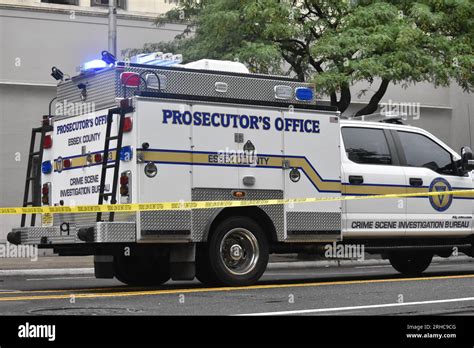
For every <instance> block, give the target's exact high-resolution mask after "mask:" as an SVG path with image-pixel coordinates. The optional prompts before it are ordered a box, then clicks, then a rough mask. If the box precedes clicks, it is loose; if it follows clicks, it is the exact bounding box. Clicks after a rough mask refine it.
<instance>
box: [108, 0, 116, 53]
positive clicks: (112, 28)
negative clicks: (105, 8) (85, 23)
mask: <svg viewBox="0 0 474 348" xmlns="http://www.w3.org/2000/svg"><path fill="white" fill-rule="evenodd" d="M109 52H110V53H112V54H113V55H114V56H115V57H117V0H109Z"/></svg>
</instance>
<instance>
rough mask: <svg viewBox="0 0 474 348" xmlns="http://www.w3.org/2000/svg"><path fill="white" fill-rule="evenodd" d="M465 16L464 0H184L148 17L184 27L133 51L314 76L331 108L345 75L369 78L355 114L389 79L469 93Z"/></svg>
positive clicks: (339, 102) (473, 24) (468, 6)
mask: <svg viewBox="0 0 474 348" xmlns="http://www.w3.org/2000/svg"><path fill="white" fill-rule="evenodd" d="M473 17H474V2H472V1H470V0H418V1H408V0H393V1H376V0H360V1H354V0H352V1H349V0H333V1H324V0H291V1H290V0H280V1H275V0H205V1H204V0H203V1H201V2H196V1H193V0H186V1H184V2H182V3H181V5H180V6H179V7H177V8H176V9H174V10H172V11H170V12H168V13H167V14H166V16H165V17H164V18H160V19H159V20H157V24H158V25H162V24H163V23H164V22H166V21H169V20H174V21H179V22H182V23H186V29H185V30H184V32H183V33H182V34H180V35H178V36H177V37H176V38H175V40H174V41H172V42H170V43H163V42H160V43H156V44H147V45H145V47H144V48H143V49H141V50H140V51H147V52H149V51H155V50H157V49H159V50H165V51H166V50H169V51H174V52H179V53H182V54H183V56H184V59H185V61H191V60H196V59H201V58H210V59H230V60H239V61H241V62H243V63H245V64H246V65H247V66H248V67H249V69H250V70H251V71H253V72H260V73H277V74H278V73H284V74H294V75H296V77H297V78H299V79H300V80H304V81H311V82H314V83H315V84H316V86H318V88H317V90H318V93H322V94H327V95H329V96H330V100H331V105H333V106H337V107H338V109H339V110H340V111H341V112H344V111H345V110H346V109H347V107H348V106H349V105H350V103H351V97H352V96H351V90H350V87H351V86H352V85H353V84H354V83H356V82H359V81H368V82H369V83H370V84H373V83H378V85H377V87H376V91H375V92H374V93H373V94H372V95H371V98H370V101H369V103H368V104H367V105H365V106H364V107H362V108H361V109H360V110H359V111H358V112H357V113H356V115H364V114H370V113H373V112H375V111H376V110H377V108H378V104H379V102H380V100H381V99H382V97H383V96H384V94H385V92H386V91H387V88H388V86H389V85H390V83H393V84H402V85H403V86H404V87H407V86H408V85H410V84H413V83H417V82H422V81H426V82H431V83H433V84H434V85H435V86H447V85H449V84H450V83H451V82H452V81H456V82H457V83H458V84H459V85H460V86H461V87H462V88H463V89H464V91H468V92H471V91H472V88H473V82H474V77H473V69H474V57H473V54H472V53H473V52H472V51H473V47H474V21H473V19H472V18H473ZM133 53H136V52H133ZM284 63H286V64H284ZM285 66H287V67H289V68H288V69H286V71H285ZM360 93H367V90H363V91H360Z"/></svg>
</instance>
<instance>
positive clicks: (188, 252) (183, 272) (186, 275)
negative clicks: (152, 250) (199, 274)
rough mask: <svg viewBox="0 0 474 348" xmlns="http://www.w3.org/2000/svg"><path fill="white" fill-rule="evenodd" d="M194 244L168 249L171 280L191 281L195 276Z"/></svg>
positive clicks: (178, 245)
mask: <svg viewBox="0 0 474 348" xmlns="http://www.w3.org/2000/svg"><path fill="white" fill-rule="evenodd" d="M195 259H196V244H195V243H190V244H177V245H173V246H172V247H171V248H170V272H171V279H173V280H193V279H194V277H195V276H196V267H195V262H194V261H195Z"/></svg>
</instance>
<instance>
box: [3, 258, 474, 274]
mask: <svg viewBox="0 0 474 348" xmlns="http://www.w3.org/2000/svg"><path fill="white" fill-rule="evenodd" d="M368 257H372V256H368ZM433 262H434V263H441V262H443V263H444V262H449V263H455V262H469V263H470V262H472V263H473V264H474V258H472V257H469V256H464V255H462V256H451V257H449V258H441V257H434V258H433ZM374 265H387V266H389V265H390V263H389V261H388V260H382V259H380V258H376V257H373V258H370V259H369V258H368V259H366V260H363V261H358V260H317V261H315V260H313V261H301V260H300V259H298V257H297V255H296V254H288V255H271V256H270V262H269V264H268V267H267V269H268V270H285V269H311V268H320V267H353V266H374ZM73 274H74V275H77V274H94V257H93V256H47V257H39V258H38V260H37V261H30V260H29V259H0V276H21V275H73Z"/></svg>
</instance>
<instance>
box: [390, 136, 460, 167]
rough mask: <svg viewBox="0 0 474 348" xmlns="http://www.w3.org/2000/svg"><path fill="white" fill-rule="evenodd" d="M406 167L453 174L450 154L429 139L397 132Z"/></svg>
mask: <svg viewBox="0 0 474 348" xmlns="http://www.w3.org/2000/svg"><path fill="white" fill-rule="evenodd" d="M398 135H399V136H400V141H401V143H402V147H403V151H404V152H405V158H406V160H407V165H408V166H410V167H425V168H429V169H431V170H433V171H435V172H437V173H440V174H453V163H452V159H451V154H450V153H449V152H448V151H446V150H445V149H444V148H442V147H441V146H439V145H438V144H437V143H435V142H434V141H433V140H431V139H430V138H428V137H426V136H424V135H422V134H417V133H411V132H402V131H398Z"/></svg>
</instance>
